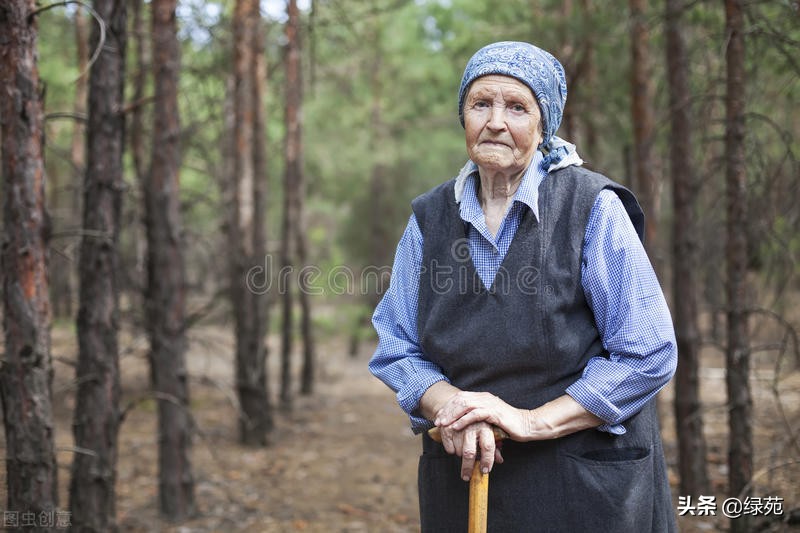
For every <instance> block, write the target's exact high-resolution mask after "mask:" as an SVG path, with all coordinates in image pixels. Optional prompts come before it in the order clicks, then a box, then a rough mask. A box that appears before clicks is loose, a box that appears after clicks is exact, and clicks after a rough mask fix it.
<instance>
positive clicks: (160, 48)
mask: <svg viewBox="0 0 800 533" xmlns="http://www.w3.org/2000/svg"><path fill="white" fill-rule="evenodd" d="M175 5H176V0H153V1H152V2H151V9H152V17H153V18H152V36H153V46H152V52H153V61H152V62H153V80H154V90H155V100H154V104H153V146H152V159H151V166H150V172H149V175H148V180H147V183H146V184H145V187H144V195H145V204H146V206H145V208H146V215H145V220H146V227H147V243H148V257H147V294H146V300H147V303H146V314H147V327H148V333H149V336H150V365H151V377H152V382H153V389H154V391H155V394H156V397H157V399H158V444H159V450H158V472H159V503H160V511H161V514H162V515H163V516H164V517H165V518H167V519H169V520H176V521H177V520H183V519H185V518H187V517H189V516H190V515H191V514H193V512H194V479H193V476H192V467H191V462H190V457H189V455H190V450H191V444H192V443H191V439H192V419H191V415H190V413H189V383H188V375H187V371H186V362H185V351H186V336H185V331H184V328H185V309H184V301H185V273H184V263H183V251H182V243H181V213H180V198H179V192H180V191H179V187H180V186H179V168H180V146H179V140H180V139H179V138H180V124H179V117H178V92H177V91H178V75H179V68H180V51H179V44H178V39H177V27H176V23H175Z"/></svg>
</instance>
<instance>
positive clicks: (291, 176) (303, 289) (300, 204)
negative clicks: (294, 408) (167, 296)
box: [286, 0, 315, 395]
mask: <svg viewBox="0 0 800 533" xmlns="http://www.w3.org/2000/svg"><path fill="white" fill-rule="evenodd" d="M287 14H288V15H289V19H288V21H287V24H286V37H287V52H286V124H287V140H286V143H287V148H286V155H287V161H290V162H289V163H287V169H288V170H287V172H288V173H287V182H288V181H291V182H292V189H293V194H292V198H291V199H292V201H293V202H294V209H293V219H294V221H293V222H294V224H293V226H294V227H293V233H294V240H295V252H296V254H297V255H296V260H297V265H299V267H300V272H299V273H298V274H297V280H298V284H297V285H298V289H299V294H298V299H299V300H300V333H301V335H302V338H303V364H302V367H301V370H300V393H301V394H303V395H309V394H311V393H312V392H313V391H314V372H315V370H314V368H315V356H314V338H313V331H312V324H311V301H310V299H309V296H310V293H311V286H310V282H309V278H310V275H311V272H310V271H309V270H308V269H307V268H305V267H306V263H307V261H308V246H307V243H306V234H305V232H306V222H305V199H306V183H305V174H304V173H303V121H302V106H303V78H302V75H301V54H300V49H301V43H302V37H301V35H300V11H299V10H298V7H297V2H296V0H290V1H289V3H288V4H287Z"/></svg>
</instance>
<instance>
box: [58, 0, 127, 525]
mask: <svg viewBox="0 0 800 533" xmlns="http://www.w3.org/2000/svg"><path fill="white" fill-rule="evenodd" d="M126 5H127V0H95V2H94V10H95V11H96V12H97V13H98V15H100V17H102V19H103V20H104V21H105V22H106V45H105V46H104V47H103V51H102V52H101V54H100V55H99V56H98V58H97V61H96V62H95V64H94V66H93V67H92V70H91V74H90V78H89V85H90V87H89V123H88V137H87V138H88V147H89V150H88V165H87V166H86V176H85V180H84V185H83V191H84V201H83V225H82V227H83V229H84V230H86V233H85V234H84V236H83V238H82V241H81V257H80V306H79V309H78V319H77V328H78V368H77V372H76V376H75V377H76V382H77V383H78V391H77V398H76V404H75V413H74V418H73V424H72V431H73V435H74V436H75V445H76V446H78V447H79V448H83V449H86V450H91V452H92V453H91V454H88V453H79V454H75V457H74V459H73V463H72V477H71V479H70V489H69V493H70V512H71V521H72V526H73V528H74V529H75V531H115V530H116V529H117V524H116V510H115V500H116V493H115V482H116V477H117V476H116V463H117V434H118V429H119V416H120V412H119V396H120V381H119V380H120V378H119V354H118V349H117V330H118V323H117V315H118V285H117V279H118V274H117V271H118V263H119V260H118V256H117V242H118V237H119V226H120V213H121V210H122V190H123V183H124V179H123V175H122V171H123V167H122V154H123V151H124V144H125V116H124V114H123V113H122V112H121V109H122V107H123V102H124V88H125V48H126V41H127V32H126V24H127V12H126ZM99 39H100V30H99V27H98V26H96V25H95V26H94V29H93V31H92V48H95V47H96V46H97V45H98V42H99Z"/></svg>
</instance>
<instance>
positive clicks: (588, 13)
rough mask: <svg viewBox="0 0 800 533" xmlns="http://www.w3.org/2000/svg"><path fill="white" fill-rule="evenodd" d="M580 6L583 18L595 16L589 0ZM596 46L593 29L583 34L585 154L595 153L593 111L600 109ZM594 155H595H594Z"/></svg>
mask: <svg viewBox="0 0 800 533" xmlns="http://www.w3.org/2000/svg"><path fill="white" fill-rule="evenodd" d="M581 8H582V10H583V17H584V20H593V18H594V16H595V11H596V7H595V4H594V2H592V1H591V0H581ZM596 47H597V40H596V36H595V33H594V31H592V30H589V31H588V32H587V33H586V35H585V36H584V43H583V50H584V51H583V53H584V57H583V63H584V70H585V71H586V80H585V82H584V83H583V84H582V85H583V86H585V87H586V88H587V89H588V90H586V91H585V92H584V94H585V96H584V97H583V98H582V101H583V104H584V106H583V108H584V109H586V110H588V111H585V112H583V113H581V120H582V122H583V128H584V132H585V135H584V141H583V143H582V146H583V150H584V151H585V153H586V154H597V153H598V152H597V137H598V135H597V118H596V117H597V114H596V113H595V112H594V111H595V110H596V109H600V104H599V99H600V91H597V90H595V87H597V60H596V54H595V49H596ZM595 157H597V156H596V155H595Z"/></svg>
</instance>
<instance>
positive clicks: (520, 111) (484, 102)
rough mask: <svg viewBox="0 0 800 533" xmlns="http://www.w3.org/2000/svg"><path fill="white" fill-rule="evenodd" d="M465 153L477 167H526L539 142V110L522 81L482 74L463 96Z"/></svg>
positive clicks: (506, 170)
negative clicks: (464, 96)
mask: <svg viewBox="0 0 800 533" xmlns="http://www.w3.org/2000/svg"><path fill="white" fill-rule="evenodd" d="M464 130H465V134H466V140H467V153H469V157H470V159H472V161H473V162H474V163H475V164H476V165H478V168H480V169H482V170H487V171H490V172H500V173H503V174H506V173H507V174H515V173H517V172H521V171H523V170H525V169H526V168H527V167H528V165H529V164H530V162H531V159H532V158H533V154H534V153H535V152H536V149H537V147H538V146H539V143H541V142H542V125H541V112H540V111H539V104H538V103H537V102H536V98H534V96H533V93H532V92H531V90H530V89H529V88H528V86H527V85H525V84H524V83H522V82H520V81H518V80H516V79H515V78H510V77H508V76H500V75H490V76H482V77H480V78H478V79H476V80H475V81H473V82H472V85H470V88H469V91H468V92H467V96H466V98H465V99H464Z"/></svg>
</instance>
